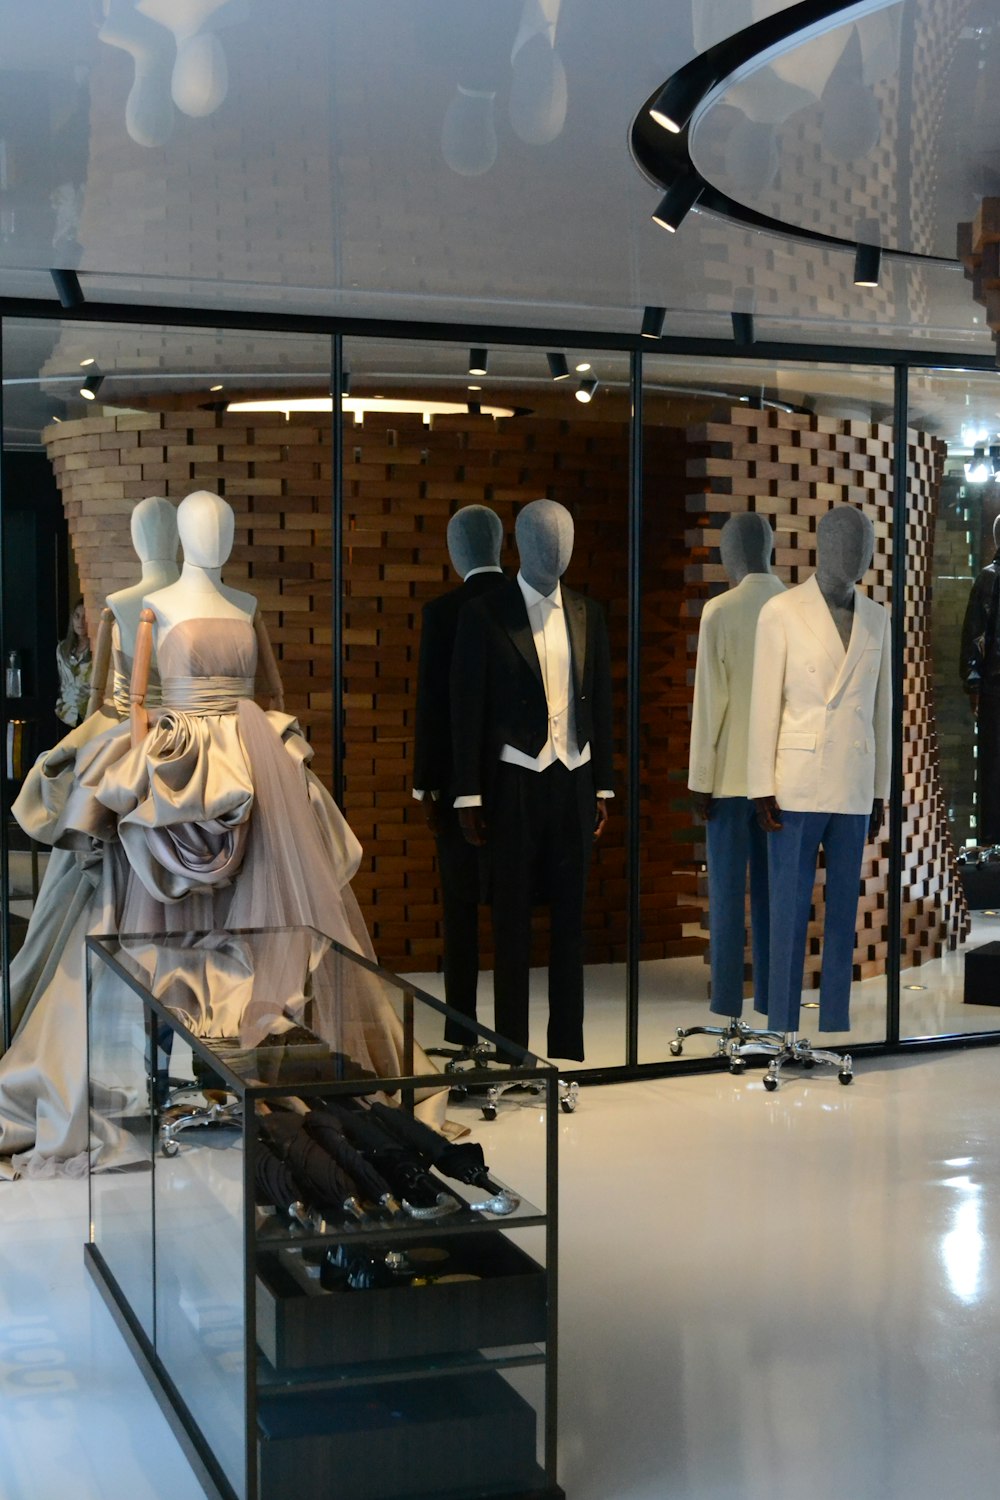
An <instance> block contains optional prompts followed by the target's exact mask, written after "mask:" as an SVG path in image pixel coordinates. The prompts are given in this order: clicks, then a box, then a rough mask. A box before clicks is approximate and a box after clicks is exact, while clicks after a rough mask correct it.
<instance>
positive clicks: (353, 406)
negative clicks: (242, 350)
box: [226, 396, 514, 422]
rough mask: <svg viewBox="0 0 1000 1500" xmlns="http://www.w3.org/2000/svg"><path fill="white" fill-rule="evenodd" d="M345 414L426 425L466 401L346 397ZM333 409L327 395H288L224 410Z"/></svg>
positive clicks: (505, 413)
mask: <svg viewBox="0 0 1000 1500" xmlns="http://www.w3.org/2000/svg"><path fill="white" fill-rule="evenodd" d="M341 405H342V409H343V410H344V411H345V412H350V413H351V414H352V415H353V416H354V418H355V420H357V421H360V420H362V419H363V418H364V416H365V414H366V413H367V412H378V413H379V415H380V416H388V415H392V414H393V413H396V414H398V415H399V416H408V415H412V414H416V415H419V416H422V417H423V419H424V421H425V422H429V421H430V419H431V417H434V416H442V417H450V416H461V415H462V414H464V413H465V412H467V411H468V404H467V403H466V402H465V401H435V400H431V401H415V400H412V399H410V398H409V397H402V396H400V397H397V396H390V397H388V398H386V397H385V396H350V397H345V398H344V400H343V402H342V403H341ZM332 410H333V401H332V399H331V398H330V397H329V396H288V397H286V398H285V399H284V400H283V399H282V398H281V397H280V396H278V397H272V398H270V399H267V400H260V401H230V402H229V403H228V405H227V406H226V411H256V412H268V411H270V412H283V413H285V414H286V415H287V413H288V412H292V411H304V412H330V411H332ZM480 411H481V412H482V413H483V414H484V415H485V416H488V417H512V416H513V415H514V408H513V407H512V406H493V405H492V404H491V405H489V406H482V407H480Z"/></svg>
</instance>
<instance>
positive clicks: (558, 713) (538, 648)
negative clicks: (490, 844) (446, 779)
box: [455, 573, 614, 807]
mask: <svg viewBox="0 0 1000 1500" xmlns="http://www.w3.org/2000/svg"><path fill="white" fill-rule="evenodd" d="M517 586H518V588H519V589H520V590H521V595H522V598H523V599H524V603H525V607H526V609H527V611H528V623H529V624H530V626H531V638H532V640H533V641H534V643H535V652H536V654H537V656H538V665H539V667H540V669H541V673H542V685H543V687H544V688H545V699H546V702H547V704H548V710H549V733H548V738H547V739H546V741H545V744H544V745H543V746H542V749H541V751H540V753H539V754H538V755H526V754H525V753H524V751H523V750H517V749H516V748H515V747H514V746H513V745H504V747H503V749H502V750H501V751H500V759H501V760H502V761H505V762H506V763H507V764H508V765H511V766H521V767H522V768H523V769H524V770H526V771H547V770H548V768H549V766H553V765H555V763H556V761H561V762H562V764H563V765H564V766H565V767H566V769H567V770H568V771H576V770H578V769H579V767H580V766H585V765H586V764H587V763H588V761H589V760H590V742H589V740H588V742H587V744H586V745H584V747H583V749H582V750H581V749H580V748H579V747H578V745H577V742H576V704H575V698H574V693H573V661H572V656H571V654H570V645H569V632H568V630H567V628H566V611H565V610H564V609H563V600H562V586H561V585H560V584H559V583H558V582H557V583H556V586H555V589H554V590H553V592H552V593H551V594H540V593H539V592H538V590H537V589H533V588H532V587H531V584H530V583H528V582H527V581H526V580H525V579H524V578H522V576H521V574H520V573H518V575H517ZM597 796H598V797H613V796H614V792H610V791H599V792H598V793H597ZM481 804H482V798H481V797H475V796H470V797H456V799H455V806H456V807H479V806H480V805H481Z"/></svg>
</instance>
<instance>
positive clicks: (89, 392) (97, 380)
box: [80, 375, 104, 401]
mask: <svg viewBox="0 0 1000 1500" xmlns="http://www.w3.org/2000/svg"><path fill="white" fill-rule="evenodd" d="M103 384H104V376H103V375H88V376H87V378H86V380H85V381H84V382H83V385H81V387H80V395H81V396H82V397H83V399H84V401H96V400H97V393H98V391H99V390H100V389H101V386H102V385H103Z"/></svg>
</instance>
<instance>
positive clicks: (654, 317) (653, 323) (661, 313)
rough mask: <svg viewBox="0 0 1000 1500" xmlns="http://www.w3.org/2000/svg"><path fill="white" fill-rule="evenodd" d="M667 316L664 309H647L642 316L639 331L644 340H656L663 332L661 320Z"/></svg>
mask: <svg viewBox="0 0 1000 1500" xmlns="http://www.w3.org/2000/svg"><path fill="white" fill-rule="evenodd" d="M666 316H667V309H666V308H665V307H647V308H646V309H645V311H644V312H643V315H642V328H641V329H640V330H639V332H640V333H641V335H642V337H643V338H644V339H658V338H659V337H660V334H661V333H662V332H663V320H664V318H665V317H666Z"/></svg>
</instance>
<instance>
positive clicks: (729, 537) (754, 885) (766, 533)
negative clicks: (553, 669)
mask: <svg viewBox="0 0 1000 1500" xmlns="http://www.w3.org/2000/svg"><path fill="white" fill-rule="evenodd" d="M773 543H774V536H773V533H772V531H771V527H770V525H769V523H768V521H767V520H766V518H765V517H764V516H760V515H756V514H753V513H750V514H747V515H742V516H730V518H729V520H728V521H727V522H726V524H725V525H724V526H723V528H722V534H721V536H720V539H719V547H720V551H721V554H722V566H723V567H724V568H725V570H726V574H727V576H728V577H729V579H730V581H731V582H732V584H733V587H732V588H731V589H729V590H728V592H726V593H725V594H720V595H719V596H718V598H715V599H710V600H709V601H708V603H707V604H706V605H705V608H704V611H703V612H702V617H701V628H700V630H699V632H698V656H697V661H696V665H695V674H694V705H693V708H692V714H691V754H690V761H689V769H688V787H689V788H690V791H691V802H692V805H693V807H694V810H695V813H696V815H697V816H698V817H699V818H703V819H704V820H705V823H706V829H705V835H706V844H707V859H708V922H709V962H710V964H711V974H712V998H711V1001H710V1003H709V1009H710V1010H711V1011H712V1012H713V1013H714V1014H716V1015H720V1016H730V1017H738V1016H741V1015H742V1013H743V953H744V947H745V941H746V917H745V897H746V887H747V869H748V867H749V871H750V931H751V937H752V943H753V979H754V1008H755V1009H756V1010H758V1011H762V1012H763V1013H764V1014H766V1013H767V973H768V922H769V920H770V919H769V906H768V878H767V836H766V834H765V833H764V830H763V829H762V828H761V827H760V825H759V824H758V821H757V810H756V807H755V805H754V803H753V802H751V801H750V799H749V798H748V796H747V735H748V732H749V720H750V688H751V684H752V681H753V657H754V637H755V635H756V630H757V618H758V616H759V615H760V612H761V610H762V609H763V607H764V605H765V604H766V603H767V601H768V599H770V598H773V596H774V595H775V594H780V593H783V592H784V585H783V584H782V583H781V582H780V581H779V580H778V579H777V578H775V576H774V574H773V573H772V572H771V551H772V547H773Z"/></svg>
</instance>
